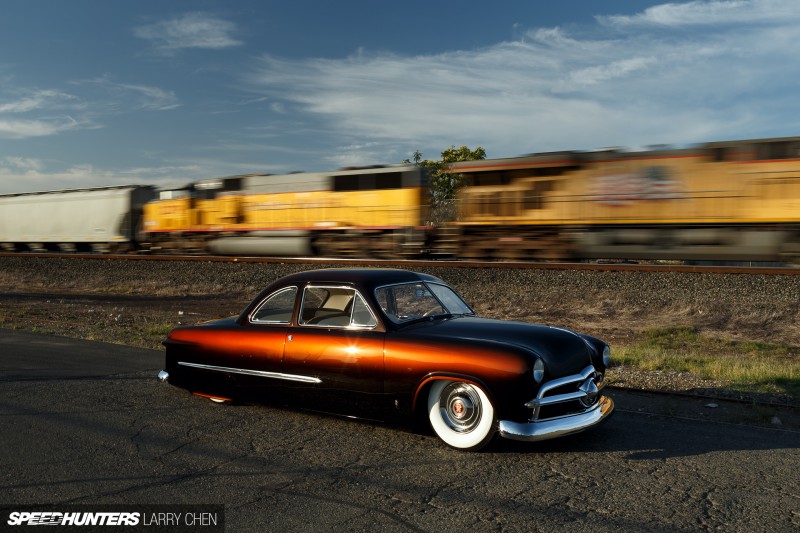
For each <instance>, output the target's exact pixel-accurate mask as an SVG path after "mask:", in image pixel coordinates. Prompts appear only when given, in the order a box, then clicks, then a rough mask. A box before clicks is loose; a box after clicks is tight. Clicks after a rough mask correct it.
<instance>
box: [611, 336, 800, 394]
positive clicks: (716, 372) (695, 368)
mask: <svg viewBox="0 0 800 533" xmlns="http://www.w3.org/2000/svg"><path fill="white" fill-rule="evenodd" d="M614 362H615V364H622V365H630V366H634V367H637V368H640V369H642V370H649V371H653V370H660V371H677V372H689V373H691V374H694V375H696V376H699V377H701V378H704V379H713V380H717V381H721V382H723V383H724V384H725V385H726V386H727V387H728V388H731V389H732V390H738V391H743V392H762V393H771V394H787V395H790V396H794V397H798V396H800V347H798V346H788V345H783V344H770V343H765V342H748V341H736V340H730V339H722V338H718V337H713V336H707V335H703V334H701V333H700V332H699V331H697V330H696V329H695V328H692V327H683V326H676V327H667V328H657V329H651V330H647V331H645V332H643V333H642V335H641V337H640V338H639V339H638V340H636V341H634V342H633V343H631V344H629V345H627V346H623V347H620V348H618V349H617V350H615V351H614Z"/></svg>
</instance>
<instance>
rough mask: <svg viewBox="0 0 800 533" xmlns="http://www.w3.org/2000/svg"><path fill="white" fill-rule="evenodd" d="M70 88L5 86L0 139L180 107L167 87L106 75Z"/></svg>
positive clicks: (96, 124)
mask: <svg viewBox="0 0 800 533" xmlns="http://www.w3.org/2000/svg"><path fill="white" fill-rule="evenodd" d="M66 85H68V86H69V87H70V92H65V91H61V90H56V89H26V88H9V89H7V92H8V93H9V94H10V97H9V98H7V99H5V100H3V99H0V139H9V140H22V139H29V138H34V137H47V136H52V135H58V134H60V133H63V132H67V131H71V130H86V129H96V128H101V127H103V126H102V124H103V121H104V119H106V118H107V117H109V116H113V115H120V114H125V113H132V112H137V111H167V110H171V109H175V108H176V107H179V106H180V105H181V104H180V101H179V99H178V98H177V96H176V95H175V93H174V92H172V91H166V90H163V89H160V88H158V87H152V86H147V85H140V84H126V83H118V82H114V81H112V80H111V79H110V78H109V77H107V76H106V77H100V78H96V79H93V80H80V81H73V82H67V83H66Z"/></svg>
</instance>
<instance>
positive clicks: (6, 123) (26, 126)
mask: <svg viewBox="0 0 800 533" xmlns="http://www.w3.org/2000/svg"><path fill="white" fill-rule="evenodd" d="M77 127H79V123H78V122H77V121H75V120H74V119H72V118H70V117H65V118H56V119H47V120H7V119H4V118H2V117H0V139H14V140H17V139H28V138H31V137H47V136H49V135H56V134H58V133H61V132H63V131H68V130H71V129H75V128H77Z"/></svg>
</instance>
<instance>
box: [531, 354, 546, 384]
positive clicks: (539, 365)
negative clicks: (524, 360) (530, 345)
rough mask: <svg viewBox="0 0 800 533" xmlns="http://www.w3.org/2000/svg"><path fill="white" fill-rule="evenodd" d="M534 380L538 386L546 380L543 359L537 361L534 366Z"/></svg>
mask: <svg viewBox="0 0 800 533" xmlns="http://www.w3.org/2000/svg"><path fill="white" fill-rule="evenodd" d="M533 379H534V381H536V383H537V384H538V383H541V382H542V380H543V379H544V361H542V360H541V359H537V360H536V362H535V363H534V364H533Z"/></svg>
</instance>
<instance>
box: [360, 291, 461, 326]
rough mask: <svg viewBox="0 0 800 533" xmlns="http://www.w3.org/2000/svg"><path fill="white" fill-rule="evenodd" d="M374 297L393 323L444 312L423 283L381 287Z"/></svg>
mask: <svg viewBox="0 0 800 533" xmlns="http://www.w3.org/2000/svg"><path fill="white" fill-rule="evenodd" d="M375 297H376V298H377V300H378V304H379V305H380V306H381V308H382V309H383V311H384V312H385V313H386V315H387V316H388V317H389V318H390V319H392V320H393V321H395V322H405V321H406V320H412V319H415V318H421V317H424V316H430V315H434V314H440V313H444V312H446V310H445V309H444V308H443V307H442V305H441V304H440V303H439V301H438V300H437V299H436V298H435V297H434V296H433V294H431V291H430V290H428V287H427V286H426V285H425V284H424V283H407V284H404V285H395V286H392V287H381V288H380V289H378V290H376V291H375Z"/></svg>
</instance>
